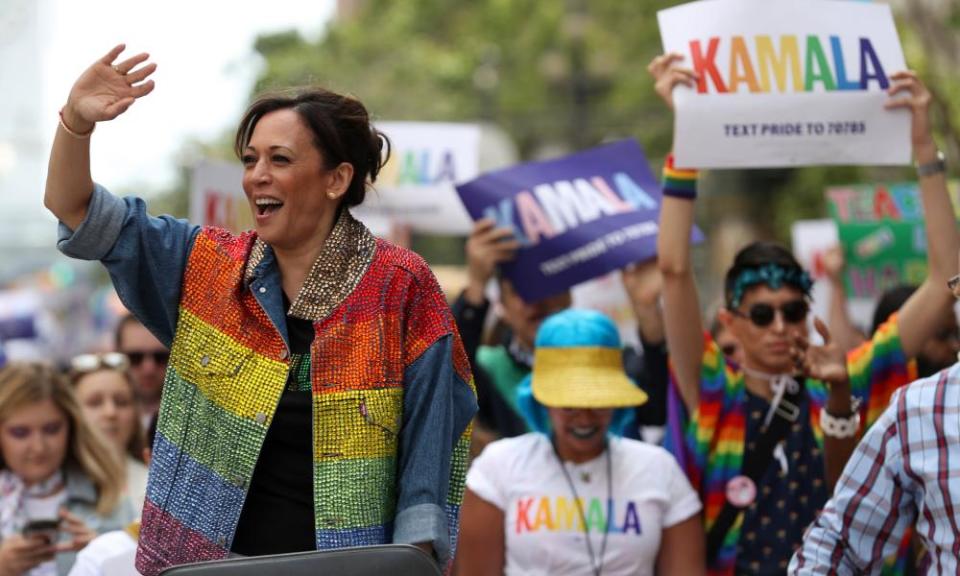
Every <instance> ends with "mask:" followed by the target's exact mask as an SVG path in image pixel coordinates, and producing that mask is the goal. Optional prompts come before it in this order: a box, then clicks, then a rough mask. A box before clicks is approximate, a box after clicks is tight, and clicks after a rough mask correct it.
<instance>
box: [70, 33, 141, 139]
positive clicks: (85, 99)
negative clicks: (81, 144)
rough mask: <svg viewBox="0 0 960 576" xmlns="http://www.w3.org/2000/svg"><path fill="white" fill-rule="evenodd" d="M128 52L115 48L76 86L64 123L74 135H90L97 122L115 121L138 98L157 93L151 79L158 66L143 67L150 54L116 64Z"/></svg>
mask: <svg viewBox="0 0 960 576" xmlns="http://www.w3.org/2000/svg"><path fill="white" fill-rule="evenodd" d="M125 48H126V45H124V44H119V45H117V46H115V47H114V48H113V49H112V50H110V52H107V54H106V55H104V56H103V58H100V59H99V60H97V61H96V62H94V63H93V64H92V65H91V66H90V67H89V68H87V69H86V70H84V72H83V74H81V75H80V77H79V78H77V80H76V82H74V84H73V88H71V89H70V96H69V97H68V98H67V103H66V105H65V106H64V107H63V121H64V123H66V124H67V125H68V126H69V127H70V129H71V130H73V131H74V132H80V133H84V132H89V131H90V130H92V129H93V126H94V125H95V124H96V123H97V122H103V121H105V120H113V119H114V118H116V117H117V116H119V115H120V114H123V113H124V112H125V111H126V110H127V108H129V107H130V106H131V105H132V104H133V103H134V102H135V101H136V100H137V98H142V97H143V96H146V95H147V94H149V93H150V92H152V91H153V88H154V83H153V80H147V78H148V77H149V76H150V75H151V74H153V72H154V71H155V70H156V69H157V65H156V64H155V63H152V62H151V63H149V64H146V65H143V66H141V64H143V63H144V62H146V60H147V58H149V55H148V54H146V53H140V54H137V55H135V56H132V57H130V58H127V59H125V60H121V61H119V62H115V61H116V60H117V58H118V57H119V56H120V53H121V52H123V50H124V49H125ZM138 66H139V68H138Z"/></svg>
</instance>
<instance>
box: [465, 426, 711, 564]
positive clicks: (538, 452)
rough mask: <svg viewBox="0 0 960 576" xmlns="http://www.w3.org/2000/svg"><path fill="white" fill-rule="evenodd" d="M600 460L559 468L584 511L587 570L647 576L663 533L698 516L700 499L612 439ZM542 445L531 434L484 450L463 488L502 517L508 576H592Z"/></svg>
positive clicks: (675, 473) (679, 474) (660, 459)
mask: <svg viewBox="0 0 960 576" xmlns="http://www.w3.org/2000/svg"><path fill="white" fill-rule="evenodd" d="M610 451H611V452H610V454H611V467H612V470H613V483H612V491H611V492H612V494H610V495H609V499H608V493H607V457H606V454H605V453H604V454H601V455H600V456H599V457H597V458H595V459H593V460H590V461H589V462H584V463H582V464H573V463H571V462H566V463H564V464H563V465H564V466H565V467H566V469H567V471H568V472H569V474H570V478H571V480H572V481H573V484H574V487H575V488H576V492H577V495H578V497H579V498H580V500H581V502H582V503H583V508H582V509H583V515H584V517H585V518H586V524H587V525H588V527H589V534H590V540H591V543H592V547H593V554H594V557H595V562H597V563H599V561H600V550H601V548H602V546H603V534H604V528H606V529H607V532H608V534H607V547H606V553H605V554H604V556H603V574H606V575H611V576H612V575H615V574H631V575H639V576H645V575H651V576H652V575H653V573H654V568H655V564H656V560H657V552H658V551H659V549H660V535H661V531H662V530H663V529H664V528H669V527H671V526H674V525H676V524H678V523H680V522H682V521H684V520H687V519H688V518H690V517H691V516H693V515H694V514H696V513H697V512H699V511H700V499H699V498H698V497H697V494H696V492H694V491H693V488H691V487H690V483H689V482H688V481H687V478H686V476H684V474H683V471H681V470H680V467H679V466H678V465H677V463H676V461H675V460H674V459H673V457H672V456H671V455H670V454H669V453H668V452H667V451H665V450H663V449H662V448H659V447H657V446H652V445H650V444H644V443H643V442H638V441H636V440H627V439H622V438H613V439H611V440H610ZM560 466H561V464H560V461H559V459H558V458H557V455H556V454H555V453H554V451H553V446H552V445H551V444H550V440H549V439H548V438H547V437H546V436H544V435H543V434H539V433H530V434H525V435H523V436H518V437H516V438H507V439H505V440H499V441H497V442H493V443H491V444H488V445H487V446H486V448H484V450H483V452H482V453H481V454H480V456H478V457H477V458H476V460H474V461H473V464H472V465H471V467H470V471H469V472H468V474H467V488H469V489H470V490H471V491H472V492H473V493H474V494H476V495H477V496H479V497H480V498H482V499H483V500H486V501H487V502H490V503H491V504H493V505H494V506H496V507H497V508H499V509H501V510H503V511H504V526H503V528H504V534H505V535H506V543H505V546H506V551H505V552H506V566H505V568H504V572H505V574H507V575H515V574H550V575H556V576H559V575H563V574H571V575H574V574H575V575H577V576H582V575H584V574H592V573H593V570H592V569H591V566H590V554H589V553H588V551H587V544H586V541H585V537H586V536H585V534H584V529H583V522H582V521H581V517H580V512H579V511H578V510H577V505H576V501H575V500H574V496H573V493H572V492H571V490H570V486H569V484H568V483H567V480H566V478H565V477H564V475H563V472H562V471H561V470H560Z"/></svg>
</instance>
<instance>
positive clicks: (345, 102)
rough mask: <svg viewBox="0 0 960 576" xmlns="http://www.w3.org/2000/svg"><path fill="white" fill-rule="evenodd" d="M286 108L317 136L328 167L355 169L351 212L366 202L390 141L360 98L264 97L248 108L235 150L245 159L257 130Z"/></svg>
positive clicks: (309, 92)
mask: <svg viewBox="0 0 960 576" xmlns="http://www.w3.org/2000/svg"><path fill="white" fill-rule="evenodd" d="M286 109H290V110H294V111H295V112H296V113H297V114H299V115H300V118H302V119H303V122H304V124H306V126H307V127H308V128H309V129H310V131H311V132H313V143H314V146H316V147H317V149H318V150H319V151H320V154H321V155H322V156H323V159H324V165H325V167H326V168H328V169H329V168H334V167H335V166H337V165H339V164H340V163H341V162H347V163H348V164H351V165H352V166H353V179H352V180H351V181H350V186H349V187H348V188H347V192H346V194H345V195H344V197H343V202H344V204H345V205H346V206H347V207H352V206H359V205H360V204H361V203H363V199H364V197H365V196H366V194H367V182H368V181H369V182H370V183H371V184H372V183H373V182H375V181H376V180H377V174H379V173H380V169H381V168H383V165H384V164H386V163H387V160H388V159H389V158H390V140H388V139H387V136H386V134H384V133H383V132H380V131H379V130H377V129H376V128H374V127H373V125H372V124H371V123H370V115H369V114H368V113H367V109H366V108H365V107H364V105H363V104H362V103H361V102H360V101H359V100H357V99H356V98H352V97H350V96H344V95H342V94H337V93H336V92H331V91H330V90H326V89H324V88H318V87H309V88H295V89H291V90H287V91H283V92H276V93H270V94H264V95H263V96H260V97H259V98H257V100H256V101H255V102H254V103H253V104H251V105H250V107H249V108H247V111H246V112H245V113H244V115H243V119H242V120H241V121H240V125H239V126H238V127H237V135H236V139H235V140H234V145H233V147H234V152H236V154H237V156H238V157H241V156H242V155H243V150H244V148H246V147H247V144H248V143H249V142H250V136H251V135H253V129H254V128H256V126H257V122H259V121H260V119H261V118H263V117H264V115H266V114H269V113H270V112H275V111H277V110H286ZM384 148H386V150H384Z"/></svg>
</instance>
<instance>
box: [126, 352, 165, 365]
mask: <svg viewBox="0 0 960 576" xmlns="http://www.w3.org/2000/svg"><path fill="white" fill-rule="evenodd" d="M124 354H126V355H127V358H129V359H130V365H131V366H139V365H141V364H143V361H144V360H146V358H147V356H151V357H153V362H154V364H157V365H159V366H166V365H167V361H168V360H170V352H168V351H166V350H153V351H150V352H144V351H142V350H133V351H129V352H124Z"/></svg>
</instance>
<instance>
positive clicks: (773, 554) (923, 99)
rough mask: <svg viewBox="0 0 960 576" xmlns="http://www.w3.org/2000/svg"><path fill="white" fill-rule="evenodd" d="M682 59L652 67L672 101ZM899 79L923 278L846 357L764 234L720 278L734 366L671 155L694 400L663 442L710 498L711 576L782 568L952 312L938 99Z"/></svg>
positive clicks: (668, 244) (683, 375) (679, 383)
mask: <svg viewBox="0 0 960 576" xmlns="http://www.w3.org/2000/svg"><path fill="white" fill-rule="evenodd" d="M682 60H683V56H682V55H679V54H667V55H663V56H659V57H657V58H655V59H654V60H653V62H652V63H651V64H650V66H649V68H648V69H649V71H650V73H651V74H652V75H653V77H654V79H655V86H656V91H657V93H658V94H659V95H660V96H661V98H662V99H663V100H664V101H665V102H666V103H667V105H668V106H669V107H670V108H671V109H672V107H673V91H674V88H676V87H677V86H678V85H684V86H686V87H691V86H695V84H696V81H697V76H696V73H695V72H694V71H693V70H691V69H689V68H685V67H683V66H684V65H685V64H684V63H683V62H682ZM891 79H892V83H891V86H890V89H889V91H888V92H889V95H890V100H889V101H888V103H887V108H888V109H891V111H890V112H889V113H891V114H895V113H905V112H903V110H904V109H905V110H906V111H909V113H910V114H911V116H912V132H911V137H912V143H913V149H914V153H915V155H916V158H917V162H918V164H920V165H921V167H925V168H922V169H921V170H920V173H921V175H922V176H921V178H920V189H921V199H922V203H923V211H924V213H925V214H926V215H927V218H926V225H927V226H926V233H927V246H928V247H929V251H928V262H929V278H928V279H927V281H926V282H924V284H923V285H922V286H921V287H920V288H919V289H918V290H917V292H916V293H915V294H914V295H913V296H912V297H911V298H910V299H909V300H907V302H906V303H905V304H904V305H903V306H902V307H901V308H900V310H899V311H898V312H897V313H895V314H893V315H891V317H890V318H889V319H888V320H887V321H886V323H885V324H884V325H883V326H882V327H881V328H880V329H879V330H878V331H877V333H876V334H875V335H874V336H873V339H872V340H871V341H869V342H866V343H864V344H863V345H862V346H861V347H859V348H857V349H855V350H853V351H851V352H850V353H849V354H847V355H844V353H843V351H842V350H840V347H839V346H838V345H837V343H836V342H832V341H830V340H829V333H828V331H827V329H826V326H825V325H824V324H823V323H822V322H821V321H819V319H818V320H816V321H815V322H814V324H815V326H816V328H817V330H818V332H820V333H821V334H822V335H824V336H825V337H826V342H825V344H824V345H823V346H816V347H810V346H808V345H807V335H808V328H807V315H808V314H807V313H808V307H809V298H810V289H811V280H810V277H809V275H808V274H807V273H806V271H804V270H803V269H802V268H801V267H800V265H799V264H798V263H797V261H796V259H795V258H794V257H793V255H792V254H791V253H790V252H789V251H788V250H787V249H785V248H783V247H781V246H779V245H777V244H773V243H767V242H758V243H754V244H751V245H749V246H746V247H745V248H743V249H742V250H740V251H739V252H738V253H737V255H736V257H735V259H734V262H733V266H732V267H731V268H730V270H729V271H728V273H727V275H726V279H725V282H724V298H725V307H724V309H723V310H721V311H720V313H719V319H720V321H721V322H722V323H724V324H725V325H726V326H727V328H728V329H729V330H730V331H731V332H733V334H734V335H735V336H736V338H737V340H738V341H739V342H740V344H741V346H742V347H743V356H744V361H743V365H742V366H735V365H733V364H730V363H728V362H727V361H726V359H725V358H724V356H723V355H722V354H721V353H720V351H719V349H718V347H717V344H716V342H714V341H713V340H712V339H711V338H709V337H705V336H704V333H703V328H702V326H703V322H702V319H701V315H700V314H701V313H700V306H699V296H698V294H697V289H696V284H695V282H694V276H693V269H692V264H691V255H690V233H691V227H692V225H693V220H694V200H695V198H696V181H697V172H696V171H695V170H690V169H680V168H678V167H676V166H674V164H673V162H672V158H668V161H667V164H666V167H665V169H664V202H663V206H662V210H661V216H660V236H659V238H658V258H659V265H660V269H661V271H662V273H663V276H664V316H665V323H666V331H667V345H668V348H669V350H670V355H671V366H672V368H673V374H674V384H675V388H676V391H677V392H678V394H679V396H680V399H681V401H682V405H683V407H684V408H685V409H686V414H682V413H681V414H679V415H678V417H677V418H676V419H675V420H674V421H673V422H671V425H669V426H668V432H669V434H670V435H671V437H670V439H669V441H668V445H669V446H670V447H671V449H673V450H674V452H675V454H676V456H677V457H678V458H679V459H680V461H681V463H682V464H683V465H684V467H685V469H686V471H687V474H688V475H689V477H690V479H691V481H692V484H693V485H694V487H695V488H696V489H697V490H699V492H700V494H701V498H702V499H703V500H704V502H705V513H704V520H705V525H706V527H707V559H708V563H709V564H708V565H709V568H710V573H711V574H746V573H749V574H783V573H784V571H785V570H786V568H787V565H788V562H789V560H790V557H791V556H792V554H793V552H794V550H795V549H796V548H797V547H798V546H799V545H800V542H801V541H802V536H803V531H804V529H805V528H806V527H807V526H808V525H809V524H810V523H811V522H812V521H813V519H814V518H815V517H816V515H817V513H818V511H819V510H820V509H821V508H822V506H823V504H824V503H825V502H826V500H827V496H828V494H829V489H830V487H831V484H832V482H831V480H832V479H836V478H837V477H838V476H839V474H840V471H841V470H842V468H843V465H844V463H845V462H846V459H847V457H848V456H849V455H850V453H851V452H852V450H853V448H854V446H855V443H856V438H857V436H858V434H859V433H860V432H861V430H862V428H864V427H868V426H869V425H870V424H872V422H873V421H874V420H875V419H876V418H877V417H878V416H879V414H880V413H881V412H882V410H883V409H884V407H886V405H887V403H888V401H889V398H890V395H891V394H892V393H893V391H894V390H896V389H897V387H899V386H902V385H904V384H906V383H907V382H909V381H910V380H911V379H912V378H911V377H912V375H913V374H912V373H911V370H910V369H909V367H908V359H909V358H911V357H914V356H916V354H917V353H918V352H919V351H920V349H921V347H922V345H923V343H924V342H925V341H926V340H928V339H929V338H931V337H933V336H934V334H935V333H936V331H937V330H938V329H939V328H938V326H939V319H940V318H941V317H943V316H945V315H947V314H950V313H952V306H953V301H952V298H951V295H950V292H949V291H948V290H946V289H945V288H944V286H945V282H946V280H947V279H948V278H950V277H951V276H952V275H954V274H955V273H956V270H957V253H958V248H960V239H958V234H957V228H956V222H955V220H954V212H953V209H952V206H951V204H950V199H949V196H948V194H947V188H946V185H945V181H944V179H943V175H942V166H941V169H939V170H938V169H937V168H936V166H938V164H937V152H936V148H935V145H934V142H933V138H932V135H931V130H930V124H929V119H928V108H929V104H930V94H929V92H928V91H927V89H926V88H925V87H924V85H923V84H922V83H921V82H920V80H919V79H918V78H917V77H916V76H915V75H914V74H913V73H912V72H901V73H897V74H894V75H892V76H891ZM924 174H926V176H923V175H924ZM798 368H800V371H799V373H798ZM678 412H680V411H678ZM861 424H862V426H861Z"/></svg>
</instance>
